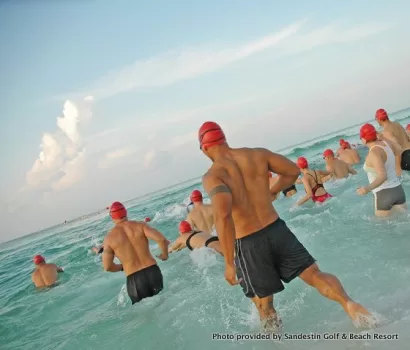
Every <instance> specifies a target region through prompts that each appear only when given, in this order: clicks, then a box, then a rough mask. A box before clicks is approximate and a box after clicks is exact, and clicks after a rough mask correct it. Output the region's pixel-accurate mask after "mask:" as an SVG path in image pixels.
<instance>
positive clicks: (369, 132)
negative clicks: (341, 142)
mask: <svg viewBox="0 0 410 350" xmlns="http://www.w3.org/2000/svg"><path fill="white" fill-rule="evenodd" d="M360 138H361V139H363V140H365V141H366V142H371V141H376V140H377V131H376V128H375V127H374V126H373V125H372V124H369V123H367V124H364V125H363V126H362V127H361V128H360Z"/></svg>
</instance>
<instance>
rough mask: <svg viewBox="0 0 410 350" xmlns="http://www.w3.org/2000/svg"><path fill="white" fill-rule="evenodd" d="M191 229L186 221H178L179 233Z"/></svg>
mask: <svg viewBox="0 0 410 350" xmlns="http://www.w3.org/2000/svg"><path fill="white" fill-rule="evenodd" d="M191 231H192V227H191V225H190V224H189V222H188V221H181V222H180V223H179V233H188V232H191Z"/></svg>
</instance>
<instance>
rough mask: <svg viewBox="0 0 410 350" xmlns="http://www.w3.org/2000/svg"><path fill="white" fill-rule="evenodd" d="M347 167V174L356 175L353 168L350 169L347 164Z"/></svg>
mask: <svg viewBox="0 0 410 350" xmlns="http://www.w3.org/2000/svg"><path fill="white" fill-rule="evenodd" d="M347 167H348V169H349V174H352V175H356V174H357V171H356V170H354V169H353V167H352V166H351V165H350V164H347Z"/></svg>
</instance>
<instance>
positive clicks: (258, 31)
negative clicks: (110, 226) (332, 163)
mask: <svg viewBox="0 0 410 350" xmlns="http://www.w3.org/2000/svg"><path fill="white" fill-rule="evenodd" d="M409 13H410V2H406V1H394V0H392V1H389V2H387V1H377V0H373V1H365V0H361V1H357V0H355V1H351V0H347V1H331V2H330V1H324V0H323V1H304V0H300V1H292V2H289V4H285V2H283V1H274V0H265V1H263V0H260V1H259V0H254V1H245V0H239V1H230V0H209V1H188V0H176V1H169V0H163V1H156V0H153V1H144V2H143V1H135V0H129V1H126V0H116V1H103V0H94V1H91V0H83V1H47V0H35V1H34V0H33V1H23V0H20V1H19V0H16V1H2V2H0V44H1V55H0V77H1V80H0V83H1V94H0V106H1V110H0V122H1V128H0V137H1V141H2V147H1V149H0V164H1V172H0V177H1V178H0V180H1V181H0V201H1V203H0V220H1V222H2V229H1V233H0V241H4V240H8V239H11V238H15V237H18V236H20V235H23V234H28V233H31V232H33V231H36V230H38V229H40V228H43V227H47V226H49V225H53V224H56V223H59V222H62V221H64V220H65V219H67V220H69V219H72V218H75V217H77V216H79V215H82V214H85V213H88V212H92V211H95V210H98V209H100V208H101V207H105V206H107V205H109V204H110V203H111V202H112V201H114V200H128V199H131V198H134V197H136V196H139V195H142V194H144V193H147V192H151V191H154V190H157V189H160V188H163V187H165V186H168V185H173V184H176V183H178V182H180V181H183V180H186V179H188V178H192V177H195V176H200V175H202V173H203V172H204V171H205V170H206V168H207V166H209V162H208V160H207V159H206V158H205V157H204V156H203V155H202V154H201V153H200V151H199V149H198V144H197V141H196V132H197V130H198V128H199V126H200V125H201V124H202V123H203V122H204V121H207V120H213V121H217V122H219V123H220V124H221V125H222V126H223V127H224V128H225V131H226V134H227V137H228V138H229V141H230V143H231V145H232V146H264V147H269V148H270V149H273V150H275V149H279V148H283V147H285V146H286V145H290V144H295V143H298V142H301V141H303V140H306V139H311V138H312V137H314V136H318V135H321V134H324V133H327V132H331V131H334V130H335V129H339V128H342V127H347V126H349V125H351V124H357V123H358V122H360V121H361V120H368V119H369V118H371V117H372V116H373V114H374V111H375V110H376V109H377V108H386V109H387V110H388V111H396V110H399V109H403V108H406V107H409V106H410V98H409V96H410V95H409V91H410V69H409V62H410V46H409V45H408V38H409V34H410V29H409V28H410V27H409V23H408V18H409Z"/></svg>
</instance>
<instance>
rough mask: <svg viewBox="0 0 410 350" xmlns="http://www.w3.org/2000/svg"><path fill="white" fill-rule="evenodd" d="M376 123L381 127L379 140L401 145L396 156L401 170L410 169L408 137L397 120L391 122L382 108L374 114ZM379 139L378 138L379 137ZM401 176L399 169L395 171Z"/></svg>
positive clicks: (409, 142) (409, 143)
mask: <svg viewBox="0 0 410 350" xmlns="http://www.w3.org/2000/svg"><path fill="white" fill-rule="evenodd" d="M375 118H376V121H377V123H378V124H379V125H380V126H381V127H382V128H383V132H382V136H383V137H382V138H381V140H388V141H390V142H393V143H396V144H398V145H399V146H400V147H401V152H400V154H399V155H397V156H396V159H397V160H399V162H400V168H401V170H407V171H409V170H410V138H409V135H407V132H406V130H405V129H404V128H403V126H402V125H401V124H400V123H399V122H392V121H391V120H390V119H389V116H388V114H387V112H386V111H385V110H384V109H378V110H377V111H376V115H375ZM379 139H380V138H379ZM397 176H401V171H398V172H397Z"/></svg>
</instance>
